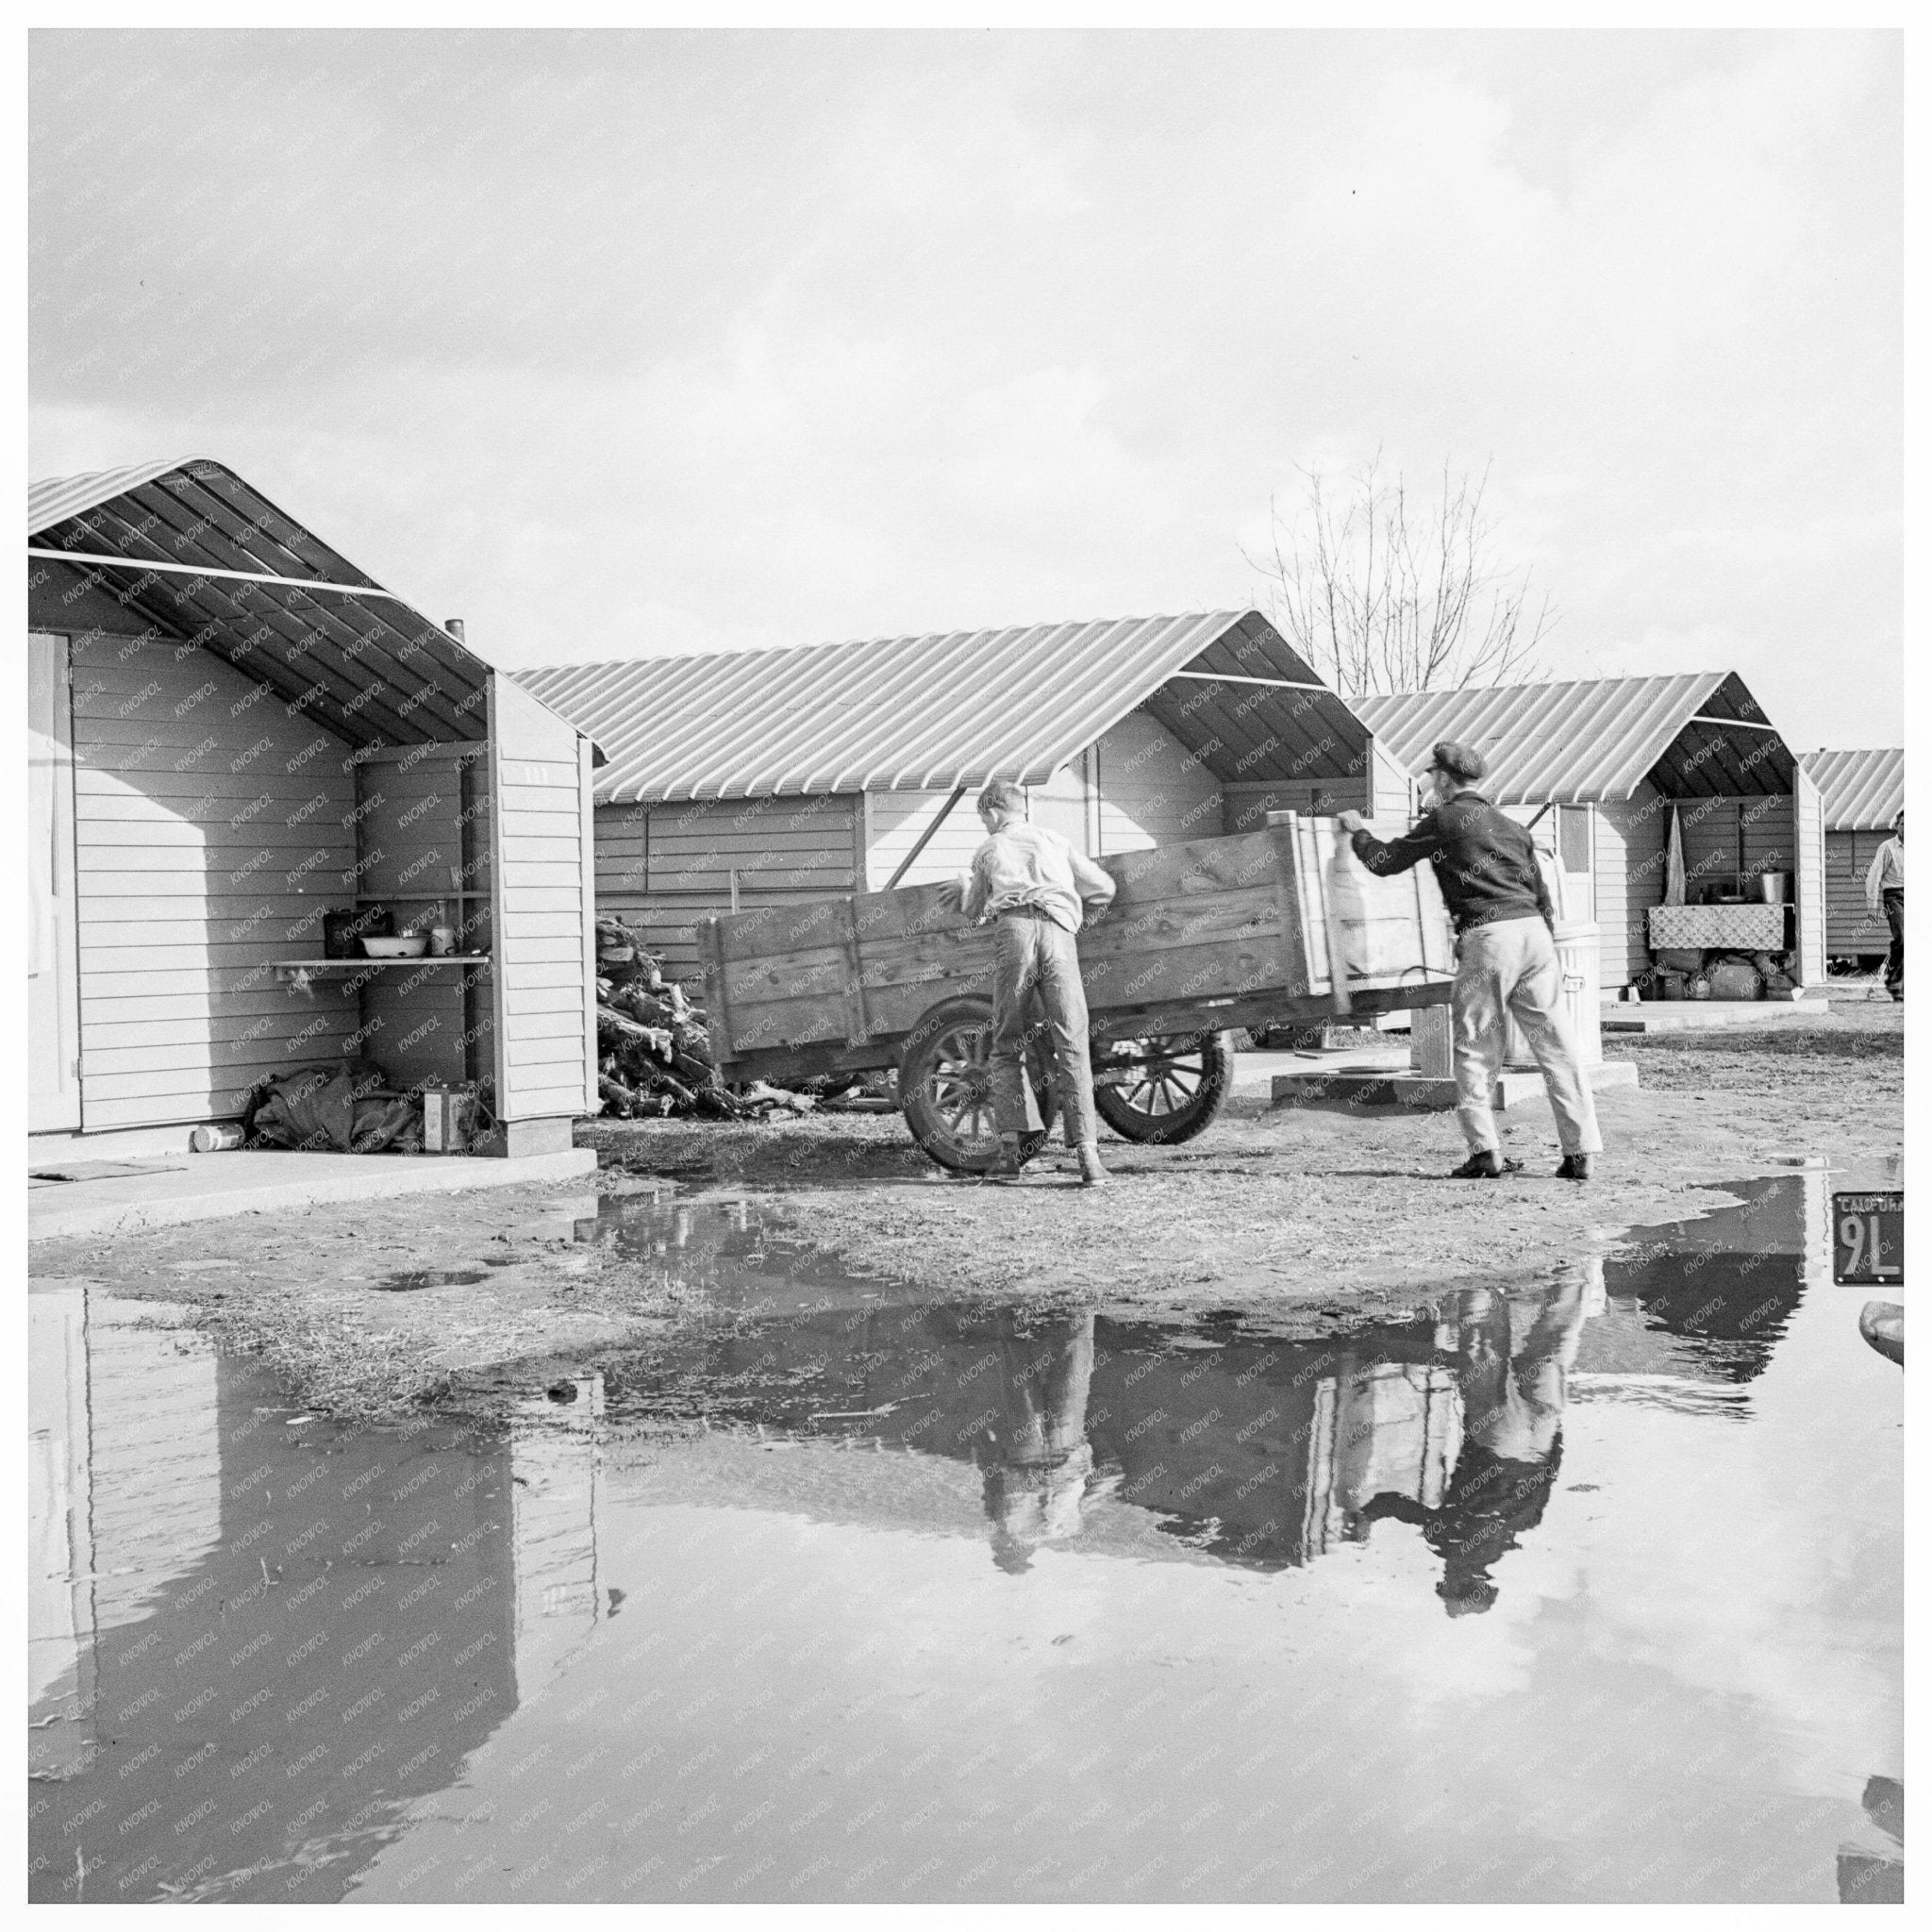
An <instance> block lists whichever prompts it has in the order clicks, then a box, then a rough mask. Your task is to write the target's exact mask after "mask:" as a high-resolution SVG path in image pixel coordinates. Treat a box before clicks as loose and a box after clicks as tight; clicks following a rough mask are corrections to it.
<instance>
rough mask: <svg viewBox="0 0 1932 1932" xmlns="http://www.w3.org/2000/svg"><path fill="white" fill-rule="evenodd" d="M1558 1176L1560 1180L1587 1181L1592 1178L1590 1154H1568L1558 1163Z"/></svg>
mask: <svg viewBox="0 0 1932 1932" xmlns="http://www.w3.org/2000/svg"><path fill="white" fill-rule="evenodd" d="M1589 1178H1590V1156H1589V1155H1587V1154H1566V1155H1564V1157H1563V1158H1562V1159H1561V1160H1559V1161H1558V1162H1557V1179H1558V1180H1559V1181H1587V1180H1588V1179H1589Z"/></svg>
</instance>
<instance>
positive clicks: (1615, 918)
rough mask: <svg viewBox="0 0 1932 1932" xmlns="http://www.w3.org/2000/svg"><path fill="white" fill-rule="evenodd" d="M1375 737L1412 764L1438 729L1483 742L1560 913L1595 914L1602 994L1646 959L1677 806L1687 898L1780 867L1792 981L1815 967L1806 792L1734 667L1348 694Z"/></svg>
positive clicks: (1820, 887)
mask: <svg viewBox="0 0 1932 1932" xmlns="http://www.w3.org/2000/svg"><path fill="white" fill-rule="evenodd" d="M1355 708H1356V709H1357V711H1358V712H1359V713H1360V714H1361V717H1362V720H1363V722H1364V723H1365V724H1368V725H1369V726H1370V728H1371V729H1372V730H1373V731H1374V733H1375V737H1376V740H1377V742H1378V743H1379V744H1380V745H1381V746H1382V748H1383V749H1384V750H1385V751H1386V752H1387V753H1388V754H1389V755H1390V756H1391V757H1392V758H1395V759H1396V760H1397V761H1398V762H1399V763H1400V764H1401V765H1402V766H1403V767H1404V769H1406V770H1407V771H1408V772H1410V773H1414V774H1421V773H1422V772H1424V770H1425V769H1426V768H1427V765H1428V762H1429V758H1430V755H1431V750H1432V748H1433V746H1434V745H1435V744H1436V743H1437V742H1439V741H1441V740H1442V739H1445V738H1446V739H1451V740H1454V741H1456V742H1457V743H1461V744H1469V745H1473V746H1474V747H1475V748H1476V749H1477V750H1479V751H1481V752H1482V753H1483V754H1484V756H1485V758H1487V759H1488V761H1489V765H1490V773H1489V775H1488V777H1487V778H1486V779H1485V780H1484V782H1483V785H1482V788H1481V789H1482V791H1483V793H1484V795H1485V796H1486V797H1488V798H1489V799H1490V800H1491V803H1492V804H1494V805H1496V806H1499V807H1500V808H1503V809H1504V810H1505V811H1507V812H1508V813H1510V814H1511V816H1513V817H1515V818H1517V819H1519V820H1521V821H1522V822H1523V823H1524V824H1528V825H1530V826H1531V827H1532V830H1533V833H1534V836H1535V837H1536V839H1537V841H1538V842H1539V843H1540V844H1541V846H1543V847H1544V849H1545V850H1546V851H1548V853H1549V854H1550V857H1551V860H1552V863H1553V866H1554V868H1555V871H1556V874H1557V879H1558V882H1559V885H1560V888H1561V890H1562V891H1563V895H1564V897H1565V899H1566V900H1567V902H1568V908H1569V913H1570V916H1571V917H1573V918H1577V919H1588V920H1591V921H1594V923H1595V924H1596V927H1597V944H1598V958H1599V970H1600V972H1601V974H1602V984H1603V990H1604V991H1605V992H1606V993H1611V992H1614V991H1616V989H1618V988H1619V987H1622V986H1625V985H1627V984H1628V983H1629V982H1630V981H1631V980H1633V979H1635V978H1636V977H1637V975H1638V974H1641V972H1643V971H1644V969H1645V968H1646V967H1647V966H1648V965H1649V963H1650V946H1649V934H1648V927H1647V918H1648V914H1649V912H1650V909H1651V908H1652V907H1654V906H1659V905H1661V904H1662V903H1663V897H1664V885H1665V867H1666V846H1667V841H1668V839H1669V836H1670V824H1671V813H1672V808H1673V807H1674V808H1675V809H1676V813H1677V823H1678V825H1679V828H1680V832H1681V837H1682V842H1683V851H1684V868H1685V874H1686V882H1687V891H1686V896H1687V898H1688V899H1689V900H1691V902H1692V903H1697V902H1699V901H1701V900H1702V899H1703V898H1704V897H1705V896H1706V894H1707V893H1708V892H1709V891H1712V890H1724V891H1730V890H1741V891H1745V892H1747V893H1748V892H1751V891H1755V890H1757V880H1758V874H1761V873H1782V874H1785V877H1786V884H1787V891H1788V896H1789V897H1790V898H1791V899H1792V901H1793V902H1794V904H1795V907H1796V915H1795V920H1794V922H1793V923H1794V925H1795V939H1796V945H1795V949H1794V950H1795V953H1796V961H1795V963H1796V965H1797V968H1798V971H1797V973H1796V974H1795V977H1796V978H1797V980H1798V982H1799V983H1800V984H1801V985H1815V984H1817V983H1818V982H1819V981H1821V980H1822V979H1823V978H1824V951H1825V942H1824V827H1823V819H1822V815H1821V812H1820V809H1819V797H1818V790H1817V787H1816V786H1815V785H1813V784H1812V782H1811V780H1810V778H1809V777H1808V776H1807V774H1806V773H1805V772H1804V770H1803V769H1802V767H1801V766H1800V764H1799V761H1798V759H1797V758H1796V757H1795V756H1794V755H1793V754H1792V752H1791V751H1790V747H1789V746H1788V745H1787V744H1786V743H1785V741H1784V740H1783V739H1782V738H1781V737H1780V736H1779V734H1778V732H1777V730H1776V727H1775V726H1774V725H1773V724H1772V723H1771V721H1770V719H1769V718H1767V717H1766V716H1765V714H1764V711H1763V708H1761V707H1760V706H1759V705H1758V703H1757V699H1756V698H1754V697H1753V696H1752V695H1751V693H1750V691H1748V690H1747V689H1746V688H1745V685H1744V682H1743V680H1742V679H1741V678H1740V677H1739V676H1738V675H1736V674H1735V673H1729V672H1715V671H1713V672H1698V673H1686V674H1683V675H1676V676H1671V677H1610V678H1596V679H1591V680H1590V681H1588V682H1579V683H1566V684H1524V685H1497V686H1490V687H1485V688H1479V689H1466V690H1458V691H1406V692H1400V693H1397V694H1395V695H1392V696H1380V697H1364V698H1357V699H1356V700H1355Z"/></svg>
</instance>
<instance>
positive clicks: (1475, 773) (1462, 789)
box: [1341, 739, 1604, 1181]
mask: <svg viewBox="0 0 1932 1932" xmlns="http://www.w3.org/2000/svg"><path fill="white" fill-rule="evenodd" d="M1487 769H1488V768H1487V767H1486V766H1485V764H1484V763H1483V759H1482V755H1481V754H1480V753H1479V752H1475V751H1472V750H1471V749H1470V748H1469V747H1468V746H1466V745H1460V744H1453V743H1451V742H1450V741H1448V740H1446V739H1445V740H1444V741H1442V742H1441V744H1439V745H1437V747H1436V750H1435V755H1434V762H1433V763H1432V764H1431V766H1430V768H1429V779H1430V783H1431V785H1432V786H1433V788H1434V793H1435V800H1436V803H1435V806H1434V808H1432V809H1431V810H1428V811H1425V812H1424V814H1423V815H1422V817H1421V818H1420V819H1419V820H1417V822H1416V825H1415V829H1414V830H1413V831H1411V832H1407V833H1406V834H1404V836H1403V837H1402V838H1400V839H1396V840H1392V841H1390V842H1389V843H1387V844H1384V843H1383V841H1381V840H1379V839H1377V838H1376V837H1375V836H1374V834H1373V833H1372V832H1371V831H1370V830H1369V829H1368V825H1367V824H1366V822H1365V821H1364V820H1363V818H1362V816H1361V814H1360V813H1359V812H1353V811H1347V812H1343V813H1342V814H1341V823H1342V824H1343V825H1344V826H1346V827H1347V829H1348V830H1349V832H1351V833H1352V834H1353V835H1354V845H1355V851H1356V857H1357V858H1359V859H1360V860H1361V862H1362V863H1363V864H1364V865H1365V866H1367V867H1368V869H1369V870H1370V871H1371V872H1372V873H1375V874H1378V875H1380V876H1382V877H1387V876H1388V875H1389V874H1391V873H1399V872H1407V870H1408V869H1409V867H1410V866H1412V865H1416V864H1418V863H1420V862H1421V861H1422V860H1423V859H1424V858H1426V859H1427V860H1428V861H1429V862H1430V863H1431V864H1432V865H1433V866H1434V867H1435V869H1436V883H1437V884H1438V885H1439V886H1440V887H1441V891H1442V902H1443V904H1444V905H1445V906H1447V907H1448V908H1449V916H1450V918H1451V919H1453V920H1454V921H1455V922H1456V935H1457V937H1456V962H1457V963H1456V988H1455V991H1454V993H1453V994H1452V996H1451V999H1450V1013H1451V1015H1452V1017H1453V1020H1454V1023H1455V1029H1456V1040H1455V1048H1454V1056H1455V1064H1456V1112H1457V1119H1458V1120H1459V1121H1460V1122H1461V1124H1462V1133H1463V1138H1464V1139H1465V1140H1466V1141H1468V1142H1469V1158H1468V1159H1467V1160H1466V1161H1464V1162H1463V1164H1462V1165H1461V1166H1460V1167H1458V1168H1455V1169H1453V1170H1452V1173H1453V1174H1454V1175H1455V1177H1456V1178H1457V1179H1458V1180H1493V1179H1494V1178H1495V1177H1496V1176H1497V1175H1498V1174H1503V1173H1504V1172H1505V1171H1506V1169H1507V1168H1514V1167H1520V1166H1521V1165H1522V1163H1521V1162H1520V1161H1509V1162H1507V1163H1506V1162H1505V1161H1504V1159H1503V1158H1502V1154H1501V1152H1500V1149H1499V1146H1498V1142H1497V1139H1496V1117H1495V1113H1494V1111H1493V1109H1492V1108H1491V1104H1490V1091H1491V1087H1492V1086H1493V1085H1494V1084H1495V1077H1496V1075H1497V1074H1499V1073H1500V1072H1501V1071H1502V1068H1503V1060H1504V1056H1505V1054H1506V1053H1507V1047H1508V1033H1509V1016H1510V1015H1511V1014H1512V1013H1513V1014H1514V1015H1515V1016H1516V1024H1518V1025H1519V1026H1521V1027H1522V1029H1523V1035H1524V1039H1525V1040H1527V1041H1529V1047H1530V1051H1531V1052H1532V1053H1533V1054H1535V1055H1536V1060H1537V1065H1538V1066H1539V1067H1541V1069H1542V1075H1543V1087H1544V1089H1545V1091H1547V1092H1548V1094H1549V1096H1550V1107H1551V1109H1552V1110H1553V1111H1554V1112H1555V1114H1556V1116H1557V1138H1558V1140H1559V1141H1561V1143H1562V1148H1563V1159H1562V1164H1561V1165H1560V1166H1559V1167H1558V1168H1557V1174H1558V1175H1559V1176H1560V1177H1561V1178H1562V1179H1564V1180H1573V1181H1587V1180H1588V1179H1589V1178H1590V1158H1591V1155H1592V1154H1596V1153H1599V1152H1601V1151H1602V1148H1603V1144H1604V1143H1603V1140H1602V1138H1601V1136H1600V1135H1599V1134H1598V1132H1597V1124H1596V1106H1595V1103H1594V1102H1593V1101H1592V1100H1591V1092H1590V1084H1589V1082H1588V1081H1587V1080H1585V1078H1584V1077H1583V1068H1582V1063H1581V1061H1580V1059H1579V1058H1578V1056H1577V1052H1576V1042H1575V1041H1574V1039H1573V1038H1572V1036H1571V1032H1570V1027H1569V1025H1568V1024H1567V1022H1566V1021H1565V1019H1564V1017H1563V1008H1562V976H1561V974H1560V973H1559V972H1558V970H1557V946H1556V939H1555V914H1554V913H1553V912H1552V911H1551V908H1550V893H1549V888H1548V887H1547V886H1546V885H1545V884H1544V883H1543V874H1542V868H1541V866H1539V865H1538V863H1537V859H1536V846H1535V843H1534V841H1532V840H1531V839H1530V836H1529V834H1528V832H1526V831H1525V830H1524V828H1523V826H1521V825H1519V824H1517V823H1516V821H1515V820H1514V819H1511V818H1507V817H1505V816H1504V814H1503V813H1502V812H1500V811H1498V810H1497V809H1496V808H1495V807H1494V806H1493V805H1491V803H1490V802H1489V800H1488V799H1486V798H1485V797H1483V795H1482V794H1481V793H1480V792H1479V791H1477V790H1476V789H1475V787H1476V782H1477V780H1479V779H1480V778H1481V777H1482V775H1483V773H1484V772H1485V771H1486V770H1487Z"/></svg>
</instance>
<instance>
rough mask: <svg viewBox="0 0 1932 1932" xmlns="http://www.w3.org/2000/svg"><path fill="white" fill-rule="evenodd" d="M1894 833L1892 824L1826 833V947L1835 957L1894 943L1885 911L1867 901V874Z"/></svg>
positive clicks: (1869, 951)
mask: <svg viewBox="0 0 1932 1932" xmlns="http://www.w3.org/2000/svg"><path fill="white" fill-rule="evenodd" d="M1890 837H1891V832H1890V828H1889V827H1887V828H1881V829H1879V830H1875V831H1870V832H1827V833H1825V835H1824V886H1825V904H1826V908H1827V910H1826V914H1825V951H1826V952H1827V953H1828V954H1830V955H1831V956H1832V957H1833V958H1857V957H1858V956H1860V955H1861V954H1863V955H1871V954H1874V953H1883V952H1886V951H1887V950H1889V949H1890V945H1891V928H1890V926H1889V925H1887V924H1886V923H1885V913H1884V911H1883V910H1882V909H1881V910H1879V911H1877V912H1874V911H1873V910H1872V909H1871V908H1869V907H1868V906H1867V905H1866V904H1865V874H1867V873H1868V872H1870V871H1871V869H1872V861H1873V860H1874V858H1877V857H1878V848H1879V847H1880V846H1881V845H1883V844H1884V843H1885V841H1887V840H1888V839H1889V838H1890Z"/></svg>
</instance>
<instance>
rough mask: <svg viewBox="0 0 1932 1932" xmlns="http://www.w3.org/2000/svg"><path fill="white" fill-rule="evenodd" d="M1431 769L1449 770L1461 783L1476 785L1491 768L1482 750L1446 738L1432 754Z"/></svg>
mask: <svg viewBox="0 0 1932 1932" xmlns="http://www.w3.org/2000/svg"><path fill="white" fill-rule="evenodd" d="M1429 769H1430V770H1431V771H1433V772H1447V773H1448V774H1449V775H1450V776H1451V777H1452V778H1454V779H1456V780H1457V781H1458V782H1459V783H1461V784H1464V785H1474V783H1475V781H1476V780H1477V779H1478V778H1480V777H1481V776H1482V774H1484V773H1485V772H1487V771H1488V770H1489V769H1490V768H1489V765H1488V763H1487V761H1486V760H1485V759H1484V758H1483V755H1482V753H1481V752H1479V751H1475V750H1474V749H1472V748H1471V747H1470V746H1469V745H1466V744H1457V743H1454V742H1452V741H1450V740H1449V739H1446V738H1445V739H1443V741H1441V743H1440V744H1439V745H1437V747H1436V749H1435V751H1434V753H1433V754H1432V755H1431V757H1430V758H1429Z"/></svg>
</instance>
